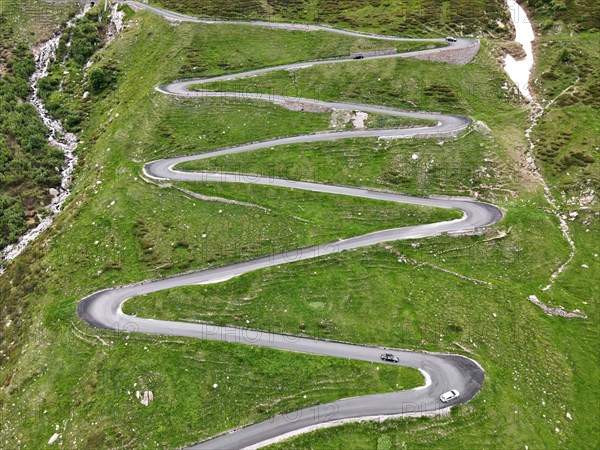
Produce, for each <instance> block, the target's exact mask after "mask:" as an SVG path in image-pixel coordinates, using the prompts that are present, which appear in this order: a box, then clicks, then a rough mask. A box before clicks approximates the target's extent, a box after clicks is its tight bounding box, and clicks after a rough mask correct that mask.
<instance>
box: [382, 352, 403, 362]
mask: <svg viewBox="0 0 600 450" xmlns="http://www.w3.org/2000/svg"><path fill="white" fill-rule="evenodd" d="M381 359H382V360H383V361H388V362H395V363H397V362H398V361H400V358H398V357H397V356H396V355H393V354H392V353H382V354H381Z"/></svg>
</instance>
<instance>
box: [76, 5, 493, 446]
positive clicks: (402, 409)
mask: <svg viewBox="0 0 600 450" xmlns="http://www.w3.org/2000/svg"><path fill="white" fill-rule="evenodd" d="M126 3H128V4H129V5H130V6H132V7H134V8H136V9H141V8H143V9H147V10H149V11H152V12H155V13H156V14H160V15H161V16H163V17H164V18H166V19H168V20H176V21H193V22H203V23H213V22H217V21H213V20H200V19H196V18H192V17H188V16H183V15H181V14H177V13H173V12H170V11H165V10H161V9H158V8H153V7H150V6H148V5H144V4H142V3H138V2H126ZM239 23H242V22H239ZM246 24H251V25H257V26H270V27H272V26H274V24H272V23H265V22H251V23H246ZM275 26H277V27H281V28H286V29H289V28H290V27H291V28H293V29H301V30H305V31H310V30H313V29H318V30H325V31H331V32H335V33H342V34H347V35H352V36H361V37H365V36H366V37H373V38H374V39H389V40H408V39H401V38H392V37H385V36H370V35H366V34H364V33H355V32H350V31H344V30H337V29H332V28H328V27H321V26H313V25H311V26H305V25H285V24H276V25H275ZM454 45H455V46H456V47H458V48H470V47H472V46H473V45H474V44H473V41H472V40H469V39H459V40H458V42H456V43H454ZM452 48H453V47H452V46H449V47H446V48H441V49H433V50H424V51H421V52H411V53H408V54H403V55H395V54H394V55H384V56H374V57H365V58H364V60H367V59H381V58H396V57H406V56H414V55H415V54H419V55H423V54H427V52H444V51H451V50H452ZM364 60H363V61H364ZM350 61H353V62H354V63H359V62H357V61H355V60H352V59H337V60H334V61H317V62H311V63H300V64H290V65H285V66H278V67H270V68H265V69H260V70H255V71H251V72H245V73H241V74H233V75H224V76H220V77H214V78H210V79H201V80H186V81H177V82H174V83H171V84H167V85H163V86H159V87H158V88H157V89H158V90H159V91H160V92H163V93H165V94H167V95H177V96H185V97H196V98H206V97H211V96H218V97H237V98H239V97H240V95H243V98H250V99H257V100H264V101H269V102H272V103H275V104H283V105H285V104H288V103H289V102H291V101H294V102H299V103H301V104H303V105H312V106H316V107H322V108H330V109H346V110H361V111H366V112H374V113H383V114H390V115H395V116H403V117H413V118H422V119H430V120H434V121H435V122H436V125H434V126H429V127H419V128H408V129H390V130H363V131H346V132H338V133H333V132H331V133H318V134H312V135H306V136H295V137H288V138H282V139H275V140H270V141H266V142H258V143H252V144H248V145H241V146H237V147H231V148H225V149H219V150H215V151H211V152H206V153H202V154H198V155H192V156H183V157H176V158H170V159H164V160H160V161H154V162H151V163H148V164H146V166H145V167H144V172H145V174H146V176H147V177H151V178H154V179H157V180H169V181H200V182H225V183H252V184H258V185H268V186H278V187H282V188H293V189H302V190H308V191H314V192H322V193H328V194H333V195H345V196H352V197H360V198H369V199H376V200H384V201H390V202H397V203H406V204H413V205H423V206H433V207H440V208H451V209H457V210H460V211H462V212H463V216H462V218H460V219H456V220H452V221H445V222H439V223H431V224H423V225H417V226H410V227H401V228H394V229H389V230H384V231H378V232H374V233H369V234H365V235H362V236H357V237H353V238H350V239H345V240H340V241H336V242H330V243H327V244H322V245H316V246H313V247H309V248H302V249H298V250H293V251H290V252H286V253H280V254H275V255H269V256H266V257H263V258H258V259H254V260H251V261H245V262H240V263H237V264H232V265H229V266H226V267H219V268H215V269H210V270H202V271H197V272H193V273H187V274H185V275H180V276H174V277H171V278H165V279H159V280H153V281H148V282H145V283H142V284H137V285H131V286H123V287H119V288H114V289H107V290H103V291H100V292H97V293H94V294H92V295H90V296H88V297H86V298H84V299H83V300H81V301H80V303H79V305H78V314H79V316H80V317H81V319H83V320H85V321H86V322H87V323H89V324H90V325H92V326H94V327H98V328H107V329H114V330H120V331H127V332H139V333H148V334H158V335H169V336H185V337H192V338H198V339H208V340H219V341H225V342H234V343H238V344H246V345H256V346H262V347H270V348H274V349H279V350H285V351H292V352H302V353H310V354H315V355H323V356H330V357H339V358H348V359H353V360H360V361H369V362H372V363H378V364H386V363H384V362H382V361H381V360H380V354H381V353H382V349H381V348H376V347H369V346H364V345H355V344H350V343H340V342H331V341H323V340H317V339H311V338H305V337H297V336H291V335H284V334H276V333H272V332H267V331H260V330H249V329H243V328H234V327H221V326H214V325H208V324H198V323H187V322H172V321H164V320H152V319H144V318H141V317H134V316H129V315H126V314H124V313H123V311H122V305H123V303H124V302H125V301H126V300H128V299H130V298H132V297H136V296H139V295H144V294H149V293H152V292H157V291H163V290H166V289H172V288H175V287H179V286H189V285H198V284H210V283H219V282H222V281H225V280H228V279H231V278H234V277H237V276H240V275H242V274H245V273H248V272H252V271H256V270H259V269H263V268H266V267H272V266H279V265H282V264H289V263H293V262H295V261H301V260H307V259H312V258H317V257H321V256H325V255H331V254H334V253H339V252H342V251H345V250H352V249H357V248H361V247H367V246H371V245H374V244H378V243H382V242H389V241H395V240H400V239H415V238H423V237H429V236H437V235H440V234H442V233H446V232H451V231H468V230H473V229H475V228H479V227H484V226H488V225H491V224H494V223H496V222H497V221H499V220H500V219H501V218H502V213H501V212H500V210H499V209H498V208H497V207H495V206H493V205H490V204H486V203H482V202H477V201H474V200H470V199H462V198H450V197H430V198H420V197H412V196H408V195H402V194H398V193H392V192H384V191H378V190H372V189H362V188H358V187H349V186H334V185H325V184H319V183H309V182H299V181H291V180H285V179H279V178H272V177H262V176H257V175H246V174H235V173H214V172H182V171H179V170H176V168H175V166H176V165H177V164H180V163H182V162H186V161H194V160H199V159H206V158H213V157H216V156H221V155H226V154H232V153H242V152H249V151H254V150H258V149H263V148H269V147H273V146H281V145H287V144H293V143H305V142H318V141H326V140H334V139H336V140H337V139H343V138H357V137H404V138H419V137H437V136H444V137H448V136H455V135H456V134H458V133H459V132H460V131H461V130H464V129H465V128H467V127H468V126H469V124H470V123H471V120H470V119H469V118H467V117H464V116H459V115H442V114H434V113H417V112H406V111H401V110H397V109H392V108H384V107H378V106H369V105H361V104H352V103H338V102H322V101H317V100H312V99H297V98H290V97H284V96H276V95H266V94H248V93H243V94H241V93H236V92H206V91H190V90H189V89H188V88H189V86H191V85H198V84H203V83H209V82H213V81H219V80H221V81H222V80H231V79H236V78H242V77H247V76H253V75H257V74H262V73H266V72H269V71H274V70H284V69H301V68H303V67H308V66H310V65H313V64H332V63H347V62H350ZM394 353H395V354H396V355H398V356H399V358H400V361H399V363H398V364H399V365H401V366H406V367H412V368H416V369H419V370H420V371H421V372H422V373H423V374H424V376H425V379H426V385H425V386H422V387H420V388H417V389H412V390H408V391H400V392H393V393H387V394H377V395H368V396H362V397H356V398H348V399H343V400H338V401H335V402H332V403H328V404H323V405H318V406H314V407H310V408H306V409H303V410H300V411H297V412H294V413H291V414H286V415H278V416H275V417H273V418H271V419H269V420H266V421H264V422H260V423H257V424H253V425H249V426H246V427H243V428H240V429H237V430H234V431H232V432H228V433H225V434H223V435H221V436H218V437H215V438H212V439H209V440H207V441H204V442H201V443H199V444H197V445H194V446H193V447H191V448H195V449H239V448H257V447H259V446H262V445H266V444H268V443H272V442H276V441H278V440H281V439H285V438H287V437H290V436H293V435H295V434H299V433H302V432H306V431H310V430H313V429H316V428H322V427H327V426H333V425H337V424H340V423H344V422H348V421H356V420H366V419H371V420H373V419H378V418H385V417H398V416H410V415H435V414H440V413H443V412H444V411H446V410H447V409H446V408H447V407H448V406H452V405H455V404H457V403H464V402H467V401H469V400H470V399H471V398H472V397H473V396H474V395H476V394H477V392H478V391H479V389H480V388H481V386H482V384H483V380H484V371H483V369H482V368H481V367H480V366H479V365H478V364H477V363H476V362H475V361H473V360H472V359H469V358H466V357H464V356H460V355H447V354H434V353H424V352H414V351H400V350H395V351H394ZM450 389H458V390H459V391H460V393H461V396H460V398H459V399H458V400H455V401H453V402H451V403H449V404H442V403H441V402H440V401H439V396H440V394H442V393H443V392H445V391H448V390H450Z"/></svg>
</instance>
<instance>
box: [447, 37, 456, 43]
mask: <svg viewBox="0 0 600 450" xmlns="http://www.w3.org/2000/svg"><path fill="white" fill-rule="evenodd" d="M446 40H447V41H448V42H456V38H455V37H452V36H448V37H447V38H446Z"/></svg>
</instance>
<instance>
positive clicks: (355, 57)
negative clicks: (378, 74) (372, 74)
mask: <svg viewBox="0 0 600 450" xmlns="http://www.w3.org/2000/svg"><path fill="white" fill-rule="evenodd" d="M354 59H365V55H354Z"/></svg>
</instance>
